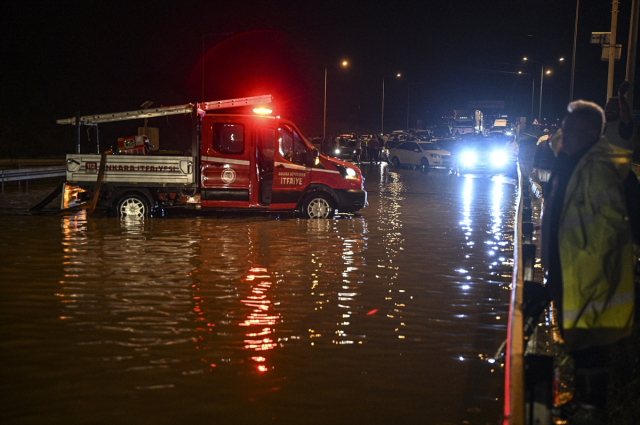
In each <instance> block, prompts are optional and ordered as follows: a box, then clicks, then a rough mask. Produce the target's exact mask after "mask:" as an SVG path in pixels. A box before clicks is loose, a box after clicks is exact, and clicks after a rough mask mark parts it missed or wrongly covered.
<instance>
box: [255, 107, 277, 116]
mask: <svg viewBox="0 0 640 425" xmlns="http://www.w3.org/2000/svg"><path fill="white" fill-rule="evenodd" d="M271 112H273V111H272V110H271V109H268V108H254V109H253V113H254V114H258V115H269V114H270V113H271Z"/></svg>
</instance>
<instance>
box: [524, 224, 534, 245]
mask: <svg viewBox="0 0 640 425" xmlns="http://www.w3.org/2000/svg"><path fill="white" fill-rule="evenodd" d="M522 242H523V243H526V244H530V243H532V242H533V223H531V222H528V223H522Z"/></svg>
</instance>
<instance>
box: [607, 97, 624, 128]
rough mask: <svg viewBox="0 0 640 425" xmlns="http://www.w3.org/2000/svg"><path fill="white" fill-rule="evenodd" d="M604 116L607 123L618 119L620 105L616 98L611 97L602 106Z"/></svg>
mask: <svg viewBox="0 0 640 425" xmlns="http://www.w3.org/2000/svg"><path fill="white" fill-rule="evenodd" d="M604 116H605V118H606V119H607V122H612V121H615V120H617V119H618V118H620V104H619V103H618V97H617V96H616V97H611V98H609V101H608V102H607V104H606V105H605V106H604Z"/></svg>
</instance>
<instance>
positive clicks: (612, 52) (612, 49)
mask: <svg viewBox="0 0 640 425" xmlns="http://www.w3.org/2000/svg"><path fill="white" fill-rule="evenodd" d="M618 3H619V1H618V0H613V8H612V9H611V35H610V36H609V78H608V79H607V99H606V100H605V103H607V102H608V101H609V99H610V98H611V96H612V95H613V68H614V65H615V63H616V50H617V49H616V29H617V27H618Z"/></svg>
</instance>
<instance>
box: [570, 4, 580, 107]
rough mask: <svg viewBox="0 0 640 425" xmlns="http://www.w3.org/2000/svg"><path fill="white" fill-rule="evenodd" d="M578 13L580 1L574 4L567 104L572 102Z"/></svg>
mask: <svg viewBox="0 0 640 425" xmlns="http://www.w3.org/2000/svg"><path fill="white" fill-rule="evenodd" d="M579 11H580V0H577V3H576V25H575V27H574V29H573V57H572V58H571V88H570V89H569V102H573V81H574V74H575V71H576V42H577V40H578V12H579Z"/></svg>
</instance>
